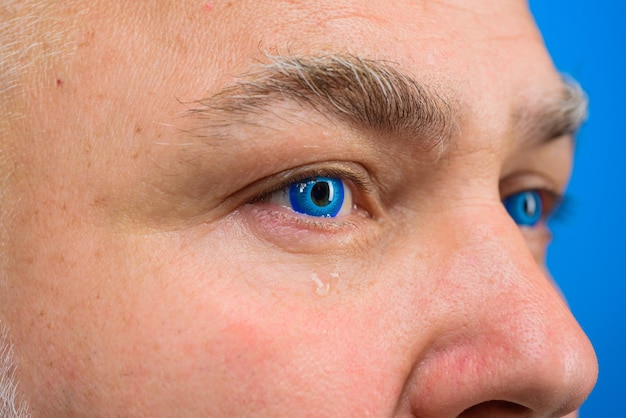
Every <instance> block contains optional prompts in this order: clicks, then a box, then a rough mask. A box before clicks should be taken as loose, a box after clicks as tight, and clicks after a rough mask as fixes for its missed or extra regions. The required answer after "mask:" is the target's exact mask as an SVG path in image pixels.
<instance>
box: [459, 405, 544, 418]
mask: <svg viewBox="0 0 626 418" xmlns="http://www.w3.org/2000/svg"><path fill="white" fill-rule="evenodd" d="M530 416H532V412H531V410H530V409H528V408H526V407H525V406H522V405H520V404H516V403H513V402H509V401H487V402H482V403H479V404H478V405H474V406H472V407H471V408H467V409H466V410H465V411H463V413H462V414H461V415H459V417H458V418H471V417H483V418H484V417H494V418H495V417H530Z"/></svg>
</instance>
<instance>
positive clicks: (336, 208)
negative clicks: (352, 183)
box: [288, 177, 352, 218]
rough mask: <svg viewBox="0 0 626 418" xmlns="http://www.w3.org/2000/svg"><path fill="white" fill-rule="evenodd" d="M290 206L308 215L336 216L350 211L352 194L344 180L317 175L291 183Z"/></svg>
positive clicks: (289, 192)
mask: <svg viewBox="0 0 626 418" xmlns="http://www.w3.org/2000/svg"><path fill="white" fill-rule="evenodd" d="M288 194H289V206H290V207H291V208H292V209H293V210H294V211H296V212H298V213H302V214H304V215H308V216H315V217H324V218H334V217H336V216H337V215H340V214H341V215H342V214H346V212H347V213H349V211H350V210H351V208H352V194H351V193H350V189H349V188H348V187H346V186H345V185H344V182H343V181H342V180H340V179H338V178H333V177H316V178H312V179H307V180H303V181H298V182H294V183H291V184H290V185H289V191H288Z"/></svg>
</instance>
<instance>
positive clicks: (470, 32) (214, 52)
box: [59, 0, 550, 98]
mask: <svg viewBox="0 0 626 418" xmlns="http://www.w3.org/2000/svg"><path fill="white" fill-rule="evenodd" d="M59 12H60V13H61V14H67V15H66V16H63V20H62V21H63V22H68V25H69V26H72V27H74V28H76V29H77V30H76V31H72V32H73V36H72V38H73V39H70V40H69V41H70V42H69V43H71V44H73V45H75V46H76V48H77V49H78V52H79V53H81V55H88V56H91V57H92V58H93V59H94V60H96V61H97V64H100V66H101V65H102V64H104V65H108V64H115V65H116V66H117V67H118V68H119V70H120V71H126V72H127V73H130V75H132V76H133V80H134V79H135V78H141V79H143V80H145V81H149V82H151V83H158V84H162V83H163V81H168V80H172V82H173V83H175V84H177V85H178V89H179V91H178V93H177V95H178V96H179V97H180V96H183V95H184V96H186V97H187V96H192V95H197V94H198V92H199V91H210V90H213V89H214V88H215V87H217V86H218V85H220V84H223V83H225V82H227V81H228V78H232V77H233V76H234V75H236V74H239V73H241V72H242V71H244V70H245V69H246V68H247V67H248V66H249V65H250V64H251V63H252V62H254V60H262V59H263V53H264V52H265V51H268V52H270V53H275V54H287V53H289V54H300V53H309V54H310V53H311V52H325V51H331V52H342V53H343V52H345V53H350V54H355V55H358V56H364V57H366V58H371V59H382V60H388V61H392V62H394V63H398V64H399V65H400V66H402V67H403V68H406V69H407V70H408V71H409V72H411V73H413V74H415V75H416V76H418V78H420V79H424V78H426V79H430V81H431V82H433V83H434V82H442V80H446V81H447V82H448V83H456V84H458V83H464V84H466V85H469V84H470V83H467V80H468V79H472V80H477V79H481V78H483V77H485V76H487V78H490V79H491V80H490V81H491V83H493V82H494V81H498V80H493V73H497V74H500V70H505V69H506V71H504V74H506V75H507V77H506V78H507V83H508V84H511V83H512V82H515V78H519V79H523V78H525V77H527V76H528V74H529V73H538V71H537V69H538V68H541V69H542V71H540V72H539V73H543V74H545V73H546V71H545V69H546V66H548V67H549V65H550V64H549V59H548V58H547V57H546V55H545V52H544V51H543V48H542V41H541V38H540V36H539V34H538V33H537V31H536V29H535V27H534V24H533V21H532V18H531V17H530V15H529V13H528V10H527V8H526V4H525V2H523V1H514V0H511V1H506V2H502V1H497V0H477V1H473V2H472V4H471V6H470V5H468V4H467V2H463V1H453V0H449V1H443V0H440V1H438V0H429V1H398V2H388V1H341V2H338V1H315V2H305V1H279V0H265V1H219V0H213V1H208V2H207V1H172V2H163V1H152V2H118V3H117V6H116V7H112V5H111V2H103V1H95V2H80V1H77V2H75V3H74V10H70V9H69V8H64V9H63V10H60V11H59ZM72 19H74V22H73V23H69V22H71V21H72ZM84 58H85V57H82V58H81V62H83V63H85V65H90V64H94V63H93V62H89V60H85V59H84ZM140 62H141V64H139V63H140ZM93 70H94V68H91V71H93ZM164 73H165V74H164ZM516 73H518V74H517V75H516ZM114 75H115V74H113V75H112V76H111V77H113V76H114ZM126 77H128V74H127V75H126ZM126 77H125V78H126ZM190 81H191V83H190ZM473 84H475V82H474V83H473ZM480 88H484V86H480ZM181 98H182V97H181Z"/></svg>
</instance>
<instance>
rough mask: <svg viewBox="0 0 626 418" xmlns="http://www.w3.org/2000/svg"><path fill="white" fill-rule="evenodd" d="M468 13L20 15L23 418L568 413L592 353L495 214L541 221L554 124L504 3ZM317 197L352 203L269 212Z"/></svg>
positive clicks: (160, 7) (526, 43)
mask: <svg viewBox="0 0 626 418" xmlns="http://www.w3.org/2000/svg"><path fill="white" fill-rule="evenodd" d="M468 4H469V3H468V2H463V1H461V0H458V1H457V0H447V1H443V0H440V1H417V0H416V1H395V2H389V1H386V0H384V1H383V0H380V1H371V0H368V1H356V0H355V1H345V2H337V1H330V0H329V1H315V2H293V1H286V0H285V1H269V0H267V1H263V2H259V1H256V2H251V1H239V2H222V1H217V0H216V1H213V2H211V3H210V4H206V3H203V2H197V1H172V2H164V1H159V2H118V3H117V4H116V5H112V4H111V3H110V2H103V1H90V2H80V1H76V2H71V3H67V4H66V3H65V2H62V4H61V5H49V6H45V7H46V10H45V11H46V16H47V17H49V18H50V21H54V22H58V23H57V25H62V28H61V29H59V31H58V32H57V34H58V36H56V37H47V38H45V39H44V40H45V41H46V42H48V43H49V44H50V45H52V46H51V47H52V48H56V49H57V51H56V52H55V53H50V54H49V55H48V56H46V60H45V65H41V66H38V67H37V68H36V69H32V70H29V71H23V72H22V73H20V75H19V80H18V81H19V83H17V85H19V86H22V87H19V88H16V89H15V90H13V91H11V92H10V93H9V94H11V100H10V101H9V100H7V101H6V102H7V103H9V102H10V103H11V106H13V107H14V109H13V113H12V114H19V115H22V116H21V117H19V118H12V119H11V120H10V121H9V122H7V123H5V125H6V127H7V132H8V135H6V137H7V138H6V139H4V141H5V143H4V144H3V146H4V149H5V150H6V151H4V152H3V158H4V160H3V166H2V170H4V171H3V172H2V173H1V174H2V178H6V179H7V180H6V181H5V185H4V189H3V199H4V203H3V204H4V205H6V207H5V208H4V210H3V237H4V242H5V243H6V244H5V245H4V248H3V251H4V252H5V256H4V260H5V261H4V264H3V266H2V267H3V269H4V276H5V279H4V283H3V285H2V286H3V287H2V292H1V294H0V298H1V300H0V306H1V311H0V320H1V321H2V323H4V324H5V325H7V326H8V327H9V329H10V334H11V341H12V343H13V346H14V353H15V363H16V364H17V365H18V367H17V369H16V380H17V381H18V382H19V388H21V397H22V399H23V400H24V401H26V402H27V404H28V405H29V408H30V411H31V413H32V414H33V416H35V417H74V416H91V417H95V416H102V417H113V416H150V417H154V416H158V417H180V416H185V417H191V416H215V417H224V416H242V417H244V416H314V417H325V416H328V417H364V416H373V417H383V416H398V417H401V416H418V417H421V418H430V417H433V418H447V417H458V416H465V417H470V416H498V417H505V416H533V417H534V416H538V417H539V416H542V417H544V416H546V417H547V416H562V415H565V414H568V413H570V412H572V411H574V410H575V409H576V408H577V407H578V406H579V405H580V403H581V402H582V401H583V400H584V399H585V398H586V396H587V395H588V393H589V392H590V390H591V388H592V387H593V384H594V382H595V379H596V373H597V366H596V360H595V356H594V353H593V349H592V348H591V346H590V344H589V342H588V340H587V338H586V337H585V335H584V333H583V332H582V330H581V329H580V328H579V326H578V324H577V323H576V321H575V320H574V318H573V317H572V315H571V314H570V312H569V310H568V308H567V306H566V305H565V303H564V302H563V300H562V299H561V297H560V296H559V293H558V291H557V290H556V289H555V288H554V285H553V283H552V282H551V280H550V279H549V277H548V273H547V271H546V269H545V267H544V255H545V251H546V246H547V244H548V241H549V232H548V231H547V229H546V226H545V222H544V220H545V219H542V220H541V221H540V222H538V223H536V224H535V223H533V224H532V225H530V226H528V225H527V226H520V225H518V223H519V222H518V223H516V220H517V221H519V219H517V218H515V219H514V218H513V217H512V216H511V214H510V213H509V212H507V210H506V208H505V206H504V205H503V204H502V201H503V200H504V199H506V198H509V197H511V196H515V195H516V194H518V193H521V192H524V191H527V190H539V191H540V193H539V194H538V196H540V197H541V199H543V203H544V205H545V206H546V207H547V208H548V209H549V206H550V205H551V204H552V203H551V202H552V200H553V199H552V196H553V194H555V193H556V194H559V193H562V191H563V190H564V188H565V186H566V183H567V180H568V177H569V174H570V170H571V164H572V142H573V141H572V138H571V135H570V134H571V131H572V130H573V129H572V124H575V123H576V122H577V112H576V111H575V110H572V109H569V110H568V109H564V108H563V106H564V103H566V104H567V103H569V102H567V101H566V100H564V97H565V96H564V95H565V93H564V91H566V90H564V84H563V81H562V79H561V77H560V76H559V75H558V73H556V71H555V70H554V68H553V66H552V64H551V62H550V59H549V57H548V56H547V54H546V52H545V50H544V47H543V45H542V40H541V38H540V35H539V34H538V32H537V30H536V28H535V27H534V24H533V21H532V18H531V16H530V15H529V12H528V10H527V8H526V5H525V4H524V2H522V1H513V0H510V1H501V0H475V1H472V2H471V6H468ZM57 44H58V45H63V47H62V48H61V47H55V45H57ZM36 45H39V46H37V48H44V47H45V45H48V44H46V43H45V42H44V43H43V45H44V46H41V45H42V44H41V43H40V44H36ZM50 45H48V46H49V47H50ZM28 53H29V52H28V51H26V53H25V56H28ZM329 74H331V77H330V79H329V78H328V75H329ZM342 77H343V78H342ZM337 79H339V80H341V82H340V83H339V85H338V86H335V88H334V89H333V88H329V87H328V85H327V84H324V83H325V82H327V81H329V80H331V81H332V80H337ZM387 82H389V83H387ZM331 84H332V83H331ZM322 85H324V86H325V87H323V86H322ZM344 86H345V88H344ZM331 87H332V86H331ZM329 89H330V90H329ZM359 92H361V93H359ZM363 92H365V94H362V93H363ZM346 94H348V97H347V98H346V97H345V96H346ZM350 94H351V96H350ZM570 96H573V97H574V98H573V99H571V100H570V102H571V101H574V102H575V101H576V99H575V97H576V96H575V94H573V95H572V94H571V92H570ZM374 98H378V99H381V100H380V101H382V105H381V104H380V103H378V102H376V100H375V99H374ZM370 99H371V100H370ZM385 99H388V100H389V101H388V102H385ZM385 103H389V104H390V105H389V106H386V105H385ZM575 104H576V103H575ZM350 106H353V108H351V107H350ZM574 109H576V106H574ZM316 176H325V177H329V178H331V179H332V180H333V181H334V183H332V182H331V184H333V185H334V186H336V187H337V188H339V187H340V186H339V184H342V185H343V187H345V188H346V190H349V191H351V194H352V204H351V203H350V202H349V201H347V203H346V205H344V207H342V208H341V211H340V213H339V214H338V215H337V216H335V217H332V218H327V217H315V216H311V215H309V214H307V213H298V212H295V211H294V210H292V209H291V208H290V207H285V205H288V204H290V200H289V196H288V195H287V194H286V192H284V190H285V188H288V187H289V185H290V184H292V183H297V182H299V181H302V180H303V179H308V178H313V177H316ZM341 180H343V183H341V182H340V181H341ZM296 189H297V187H296ZM318 192H319V191H318ZM514 215H515V214H514Z"/></svg>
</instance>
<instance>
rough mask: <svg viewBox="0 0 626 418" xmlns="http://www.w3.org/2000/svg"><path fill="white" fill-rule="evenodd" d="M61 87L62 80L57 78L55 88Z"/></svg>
mask: <svg viewBox="0 0 626 418" xmlns="http://www.w3.org/2000/svg"><path fill="white" fill-rule="evenodd" d="M62 85H63V80H61V79H60V78H57V87H61V86H62Z"/></svg>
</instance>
